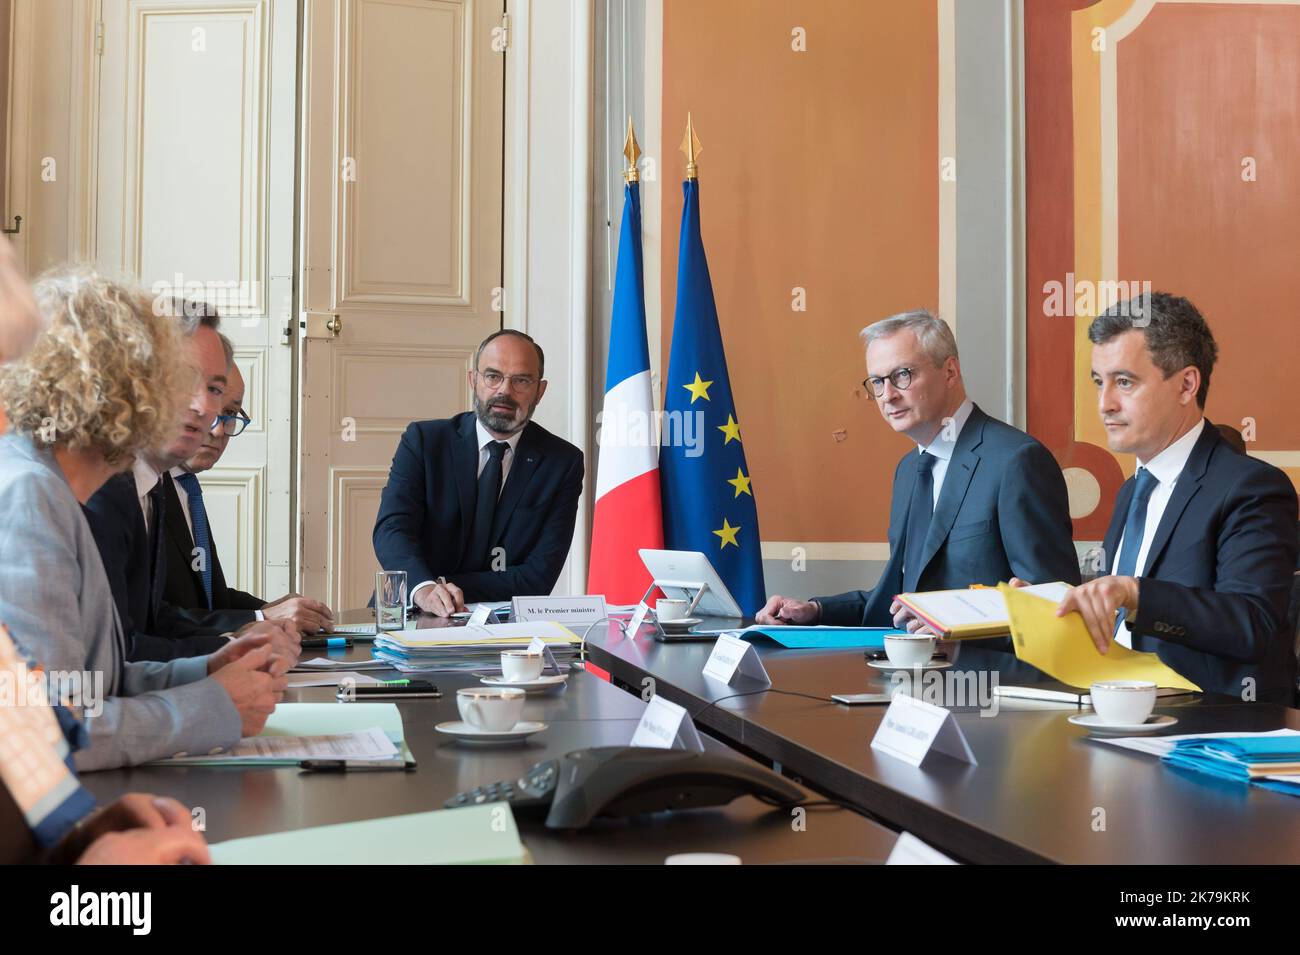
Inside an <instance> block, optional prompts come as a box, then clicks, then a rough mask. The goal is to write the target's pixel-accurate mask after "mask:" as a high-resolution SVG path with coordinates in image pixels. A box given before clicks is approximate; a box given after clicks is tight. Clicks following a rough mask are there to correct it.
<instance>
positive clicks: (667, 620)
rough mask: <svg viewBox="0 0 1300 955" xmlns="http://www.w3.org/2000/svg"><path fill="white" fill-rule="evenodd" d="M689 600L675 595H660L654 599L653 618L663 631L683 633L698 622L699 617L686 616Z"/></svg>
mask: <svg viewBox="0 0 1300 955" xmlns="http://www.w3.org/2000/svg"><path fill="white" fill-rule="evenodd" d="M690 605H691V602H690V601H689V600H683V599H680V598H677V597H660V598H659V599H658V600H656V601H655V620H657V621H659V626H661V627H663V629H664V633H685V632H686V631H688V630H690V629H691V627H694V626H695V625H696V624H698V623H699V622H700V618H699V617H688V616H686V608H687V607H689V606H690Z"/></svg>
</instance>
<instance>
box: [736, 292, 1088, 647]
mask: <svg viewBox="0 0 1300 955" xmlns="http://www.w3.org/2000/svg"><path fill="white" fill-rule="evenodd" d="M862 340H863V343H864V344H865V345H866V359H867V378H866V380H865V381H864V382H863V385H864V386H865V387H866V388H867V389H868V391H869V393H870V394H872V395H873V396H874V397H875V399H876V405H877V407H878V408H879V410H880V414H881V416H882V417H883V418H884V419H885V421H886V422H888V424H889V426H890V427H891V428H893V429H894V430H895V431H897V432H899V433H901V434H905V435H907V437H909V438H911V439H912V441H914V442H915V443H916V447H915V448H914V449H912V450H910V451H908V453H907V454H906V455H904V456H903V459H902V460H901V461H900V462H899V463H898V467H897V469H896V470H895V471H894V492H893V502H892V504H891V507H890V517H889V561H888V563H887V564H886V565H885V570H884V573H883V574H882V575H881V577H880V580H879V581H878V582H877V584H876V587H875V589H874V590H869V591H864V590H855V591H851V592H849V593H844V594H837V595H835V596H831V597H818V598H815V599H813V600H799V599H797V598H793V597H783V596H781V595H779V594H778V595H776V596H773V597H771V598H769V599H768V601H767V603H766V604H765V605H764V606H763V609H762V610H760V611H759V613H758V615H757V619H758V621H759V622H760V623H763V624H769V625H770V624H814V623H822V624H832V625H838V626H864V627H888V626H895V627H901V628H906V629H907V630H909V631H912V632H917V631H920V630H925V629H926V628H925V627H924V625H923V624H922V623H921V621H920V620H918V619H917V618H916V617H913V616H911V615H910V614H909V613H908V611H907V610H906V608H904V607H903V606H902V605H901V604H899V603H898V602H897V601H896V600H894V597H895V596H896V595H897V594H900V593H911V592H916V591H928V590H953V589H960V588H964V587H968V586H970V585H971V584H996V583H998V582H999V581H1006V580H1010V579H1011V578H1012V577H1021V578H1024V579H1027V580H1036V581H1054V580H1063V581H1065V582H1066V583H1071V584H1077V583H1078V582H1079V561H1078V558H1077V556H1076V554H1075V550H1074V544H1073V541H1072V534H1071V523H1070V509H1069V501H1068V498H1067V495H1066V489H1065V478H1064V477H1063V476H1062V474H1061V469H1060V467H1059V466H1058V465H1057V463H1056V460H1055V459H1054V458H1053V457H1052V455H1051V452H1049V451H1048V450H1047V449H1046V448H1045V447H1043V445H1041V444H1040V443H1039V442H1037V441H1035V440H1034V439H1033V438H1031V437H1030V436H1029V435H1027V434H1025V433H1024V432H1023V431H1020V430H1018V429H1016V428H1013V427H1011V426H1010V425H1008V424H1004V423H1003V422H1001V421H998V420H997V419H996V418H992V417H990V416H989V415H987V414H985V413H984V412H983V411H981V410H980V409H979V407H978V406H976V405H975V404H974V402H972V401H971V400H970V399H969V398H968V397H967V396H966V386H965V384H964V382H963V381H962V375H961V364H960V361H959V359H958V357H957V341H956V339H955V338H954V337H953V334H952V330H951V329H950V328H949V327H948V325H947V323H945V322H944V321H943V320H942V319H940V318H937V317H936V316H934V315H932V314H930V313H929V312H927V311H923V310H918V311H913V312H904V313H903V314H901V315H895V316H892V317H890V318H887V319H884V320H882V321H879V322H876V323H875V324H874V325H870V326H868V327H867V328H864V329H863V330H862ZM1021 568H1034V570H1033V573H1034V576H1033V577H1025V575H1024V574H1022V573H1021V572H1020V570H1021ZM996 643H998V644H999V646H997V647H994V646H993V643H990V644H989V647H990V648H992V649H1004V648H1006V647H1005V646H1004V645H1005V644H1006V641H1005V640H999V641H996Z"/></svg>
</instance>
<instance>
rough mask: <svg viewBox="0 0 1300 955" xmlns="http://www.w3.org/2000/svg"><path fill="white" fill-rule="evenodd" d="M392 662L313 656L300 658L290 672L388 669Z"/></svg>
mask: <svg viewBox="0 0 1300 955" xmlns="http://www.w3.org/2000/svg"><path fill="white" fill-rule="evenodd" d="M391 667H392V664H390V663H385V662H384V661H383V660H331V659H330V658H329V657H312V658H311V659H310V660H299V661H298V665H297V666H295V667H294V668H293V669H291V670H290V671H289V672H290V673H313V672H324V671H327V670H352V671H354V672H355V671H358V670H387V669H390V668H391Z"/></svg>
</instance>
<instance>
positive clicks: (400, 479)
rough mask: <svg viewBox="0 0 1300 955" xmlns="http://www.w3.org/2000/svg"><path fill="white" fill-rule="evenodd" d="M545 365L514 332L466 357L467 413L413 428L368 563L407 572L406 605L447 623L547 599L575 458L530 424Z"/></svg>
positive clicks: (562, 550) (569, 509)
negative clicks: (487, 608) (485, 605)
mask: <svg viewBox="0 0 1300 955" xmlns="http://www.w3.org/2000/svg"><path fill="white" fill-rule="evenodd" d="M545 370H546V358H545V356H544V355H543V353H542V349H541V346H539V345H538V344H537V343H536V342H535V341H533V339H532V338H531V337H530V336H528V335H525V334H524V333H523V332H520V331H515V330H514V329H503V330H502V331H499V332H494V333H493V334H491V335H489V336H488V337H487V338H486V339H484V340H483V342H482V344H480V345H479V347H478V349H477V351H476V352H475V354H474V367H473V369H472V370H471V371H470V372H469V386H470V390H471V392H472V394H473V396H474V410H473V411H467V412H463V413H461V414H458V415H456V416H455V417H454V418H448V419H444V420H440V421H415V422H412V423H411V424H410V425H409V426H408V427H407V429H406V432H405V433H404V434H403V435H402V440H401V442H400V443H399V444H398V446H397V453H396V454H395V455H394V456H393V466H392V469H391V470H390V471H389V474H388V484H387V485H386V486H385V487H384V493H383V497H382V499H381V500H380V503H379V515H378V517H377V518H376V520H375V532H374V545H375V555H376V556H377V557H378V558H379V563H380V566H382V567H383V568H384V570H404V571H406V575H407V582H408V585H409V586H410V595H409V599H410V601H411V603H412V604H413V605H414V606H415V607H418V608H419V609H420V610H422V611H424V612H425V613H431V614H436V615H438V616H448V615H450V614H452V613H454V612H456V611H460V610H464V609H465V603H466V602H467V601H468V602H479V601H495V600H509V599H510V598H511V597H514V596H517V595H528V594H547V593H550V592H551V589H552V588H553V587H554V586H555V582H556V581H557V580H558V579H559V576H560V570H561V568H563V566H564V560H565V558H566V557H567V556H568V553H569V545H570V543H572V540H573V528H574V524H575V522H576V520H577V514H578V497H579V495H581V493H582V477H583V472H584V465H583V459H582V452H581V451H580V450H578V449H577V448H575V447H574V446H573V445H571V444H569V443H568V442H567V441H564V440H562V439H560V438H558V437H556V436H555V435H553V434H551V433H550V432H549V431H547V430H546V429H545V428H543V427H542V426H541V425H539V424H537V423H536V422H534V421H533V420H532V418H533V413H534V412H535V411H536V410H537V404H538V402H540V401H541V400H542V396H543V395H544V394H546V380H545V379H544V377H543V375H544V374H545Z"/></svg>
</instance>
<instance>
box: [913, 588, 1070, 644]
mask: <svg viewBox="0 0 1300 955" xmlns="http://www.w3.org/2000/svg"><path fill="white" fill-rule="evenodd" d="M1069 589H1070V585H1069V584H1067V583H1064V582H1062V581H1057V582H1056V583H1051V584H1035V585H1034V586H1032V587H1025V588H1023V589H1021V590H1019V591H1017V592H1018V593H1025V594H1034V595H1035V596H1038V597H1043V598H1045V599H1047V600H1050V601H1052V602H1053V603H1059V602H1060V601H1061V598H1062V597H1064V596H1065V594H1066V591H1068V590H1069ZM895 599H897V600H898V602H899V603H901V604H902V605H903V606H904V607H906V608H907V609H908V610H910V611H912V613H913V614H914V615H915V616H917V617H919V618H920V619H921V620H924V621H925V623H926V624H927V625H928V626H929V627H930V629H931V630H933V631H934V632H935V633H937V634H938V635H939V636H941V637H943V638H944V639H945V640H969V639H974V638H978V637H997V636H1004V635H1005V634H1008V633H1010V632H1011V618H1010V614H1009V613H1008V612H1007V604H1006V601H1005V600H1004V599H1003V597H1002V594H1001V592H1000V588H993V587H971V588H969V589H967V590H931V591H927V592H925V593H915V594H899V595H898V596H897V597H896V598H895Z"/></svg>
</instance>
